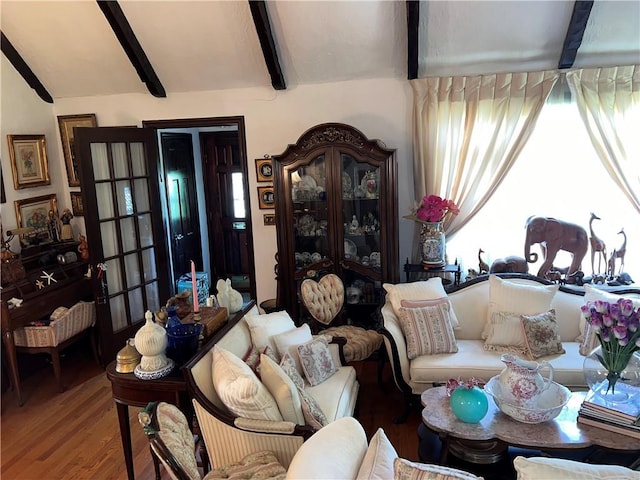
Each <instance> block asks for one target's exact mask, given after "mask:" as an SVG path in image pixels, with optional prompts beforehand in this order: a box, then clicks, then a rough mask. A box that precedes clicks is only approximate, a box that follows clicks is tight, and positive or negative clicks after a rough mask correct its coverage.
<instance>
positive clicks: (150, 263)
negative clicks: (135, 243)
mask: <svg viewBox="0 0 640 480" xmlns="http://www.w3.org/2000/svg"><path fill="white" fill-rule="evenodd" d="M141 253H142V271H143V273H144V280H145V281H146V282H148V281H149V280H152V279H154V278H157V276H158V273H157V272H156V260H155V257H154V254H155V252H154V250H153V248H149V249H147V250H143V251H142V252H141Z"/></svg>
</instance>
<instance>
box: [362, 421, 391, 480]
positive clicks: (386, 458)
mask: <svg viewBox="0 0 640 480" xmlns="http://www.w3.org/2000/svg"><path fill="white" fill-rule="evenodd" d="M396 458H398V453H397V452H396V449H395V448H393V445H392V444H391V442H390V441H389V439H388V438H387V435H386V434H385V433H384V430H383V429H382V428H378V430H377V431H376V433H374V434H373V437H371V441H370V442H369V448H367V452H366V453H365V455H364V459H363V460H362V464H361V465H360V470H358V476H357V477H356V478H357V480H388V479H390V478H393V461H394V460H395V459H396Z"/></svg>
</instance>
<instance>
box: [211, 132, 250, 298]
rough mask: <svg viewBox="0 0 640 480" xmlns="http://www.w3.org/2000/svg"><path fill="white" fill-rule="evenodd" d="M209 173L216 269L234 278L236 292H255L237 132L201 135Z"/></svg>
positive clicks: (246, 195)
mask: <svg viewBox="0 0 640 480" xmlns="http://www.w3.org/2000/svg"><path fill="white" fill-rule="evenodd" d="M200 143H201V145H202V152H203V157H204V158H203V159H204V165H203V170H204V171H205V172H206V174H205V181H206V182H207V185H206V196H207V198H206V205H207V212H208V224H209V236H210V237H213V241H210V242H209V245H210V254H211V261H212V269H213V271H214V277H215V278H230V279H231V283H232V286H233V288H235V289H236V290H238V291H240V292H252V291H253V289H254V288H255V287H253V285H254V279H253V271H254V270H253V265H252V261H253V259H252V257H251V256H250V252H251V249H250V248H249V238H248V235H249V233H248V232H249V230H248V220H249V219H248V216H247V212H248V209H249V206H248V205H247V201H246V199H248V198H249V195H248V194H247V193H248V192H247V190H246V189H247V179H246V178H245V177H246V175H245V171H246V169H245V168H244V166H243V164H242V156H241V154H240V147H239V142H238V135H237V133H236V132H206V133H201V134H200Z"/></svg>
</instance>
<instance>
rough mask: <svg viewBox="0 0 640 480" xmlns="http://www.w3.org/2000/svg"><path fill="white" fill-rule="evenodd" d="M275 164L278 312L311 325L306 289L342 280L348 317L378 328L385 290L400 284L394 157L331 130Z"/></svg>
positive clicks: (348, 130)
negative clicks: (302, 297)
mask: <svg viewBox="0 0 640 480" xmlns="http://www.w3.org/2000/svg"><path fill="white" fill-rule="evenodd" d="M273 162H274V190H275V203H276V225H277V231H278V299H277V302H278V306H279V307H283V308H285V309H286V310H287V311H288V312H289V314H290V315H291V316H292V318H294V319H295V320H296V321H297V322H299V323H300V322H302V321H304V320H305V315H306V312H305V311H304V308H303V307H302V305H301V303H300V301H299V294H300V283H301V282H302V280H304V279H305V278H313V279H316V280H318V279H320V278H321V277H322V276H323V275H325V274H327V273H335V274H337V275H338V276H339V277H340V278H341V279H342V281H343V282H344V286H345V290H346V292H345V297H346V298H345V310H346V314H347V315H348V317H349V318H350V319H351V320H352V321H353V322H354V323H358V324H361V325H363V326H369V327H371V328H374V327H376V326H377V325H375V318H376V317H377V315H376V311H377V309H378V307H379V306H380V305H381V303H382V302H383V300H384V293H383V289H382V284H383V283H385V282H390V283H397V281H398V265H399V262H398V195H397V191H396V188H397V186H396V183H397V182H396V170H397V167H396V159H395V151H394V150H390V149H387V148H385V147H384V146H383V145H382V143H381V142H379V141H378V140H369V139H367V137H365V136H364V135H363V134H362V132H360V131H358V130H356V129H355V128H353V127H351V126H349V125H344V124H340V123H325V124H321V125H317V126H315V127H313V128H311V129H310V130H308V131H307V132H305V133H304V134H303V135H302V136H301V137H300V138H299V139H298V142H297V143H296V144H294V145H289V146H288V147H287V149H286V150H285V152H284V153H283V154H282V155H278V156H275V157H274V158H273Z"/></svg>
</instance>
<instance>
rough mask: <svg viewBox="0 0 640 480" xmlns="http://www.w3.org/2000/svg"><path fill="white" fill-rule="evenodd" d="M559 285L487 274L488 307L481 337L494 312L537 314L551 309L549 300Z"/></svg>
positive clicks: (487, 331) (487, 327) (489, 325)
mask: <svg viewBox="0 0 640 480" xmlns="http://www.w3.org/2000/svg"><path fill="white" fill-rule="evenodd" d="M558 288H560V285H530V284H526V285H525V284H521V283H516V282H510V281H508V280H503V279H502V278H500V277H498V276H497V275H490V276H489V309H488V314H487V319H486V324H485V328H484V331H483V332H482V338H483V339H486V338H487V337H488V336H489V334H490V333H491V332H490V329H491V325H492V318H493V315H494V313H496V312H509V313H517V314H520V315H537V314H538V313H542V312H547V311H549V310H550V309H551V302H552V301H553V297H554V296H555V294H556V292H557V291H558Z"/></svg>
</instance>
